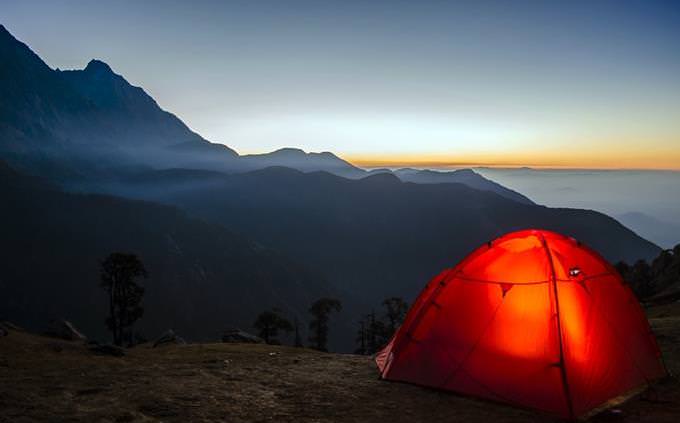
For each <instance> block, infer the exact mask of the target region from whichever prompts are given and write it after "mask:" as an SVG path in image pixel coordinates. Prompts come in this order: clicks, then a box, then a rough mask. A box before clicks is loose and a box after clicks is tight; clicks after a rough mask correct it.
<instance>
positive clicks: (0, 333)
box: [0, 326, 9, 338]
mask: <svg viewBox="0 0 680 423" xmlns="http://www.w3.org/2000/svg"><path fill="white" fill-rule="evenodd" d="M8 334H9V333H8V332H7V330H5V328H3V327H2V326H0V338H2V337H3V336H7V335H8Z"/></svg>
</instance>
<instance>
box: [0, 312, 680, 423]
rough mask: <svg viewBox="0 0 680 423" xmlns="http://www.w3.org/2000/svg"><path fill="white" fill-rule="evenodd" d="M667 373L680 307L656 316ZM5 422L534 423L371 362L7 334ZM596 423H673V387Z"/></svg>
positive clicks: (676, 356) (270, 350) (3, 345)
mask: <svg viewBox="0 0 680 423" xmlns="http://www.w3.org/2000/svg"><path fill="white" fill-rule="evenodd" d="M651 314H652V315H653V316H658V315H662V316H664V317H654V318H653V319H652V320H651V323H652V327H653V328H654V330H655V332H656V333H657V336H658V338H659V341H660V343H661V347H662V350H663V352H664V355H665V359H666V363H667V365H668V367H669V369H670V370H671V373H677V372H679V371H680V348H679V347H678V341H680V307H677V305H675V307H673V308H671V309H670V310H669V309H668V308H663V309H660V310H658V311H657V310H652V311H651ZM0 380H2V381H3V383H0V409H2V410H3V413H0V422H5V421H6V422H15V421H22V420H21V419H25V420H26V421H60V420H68V421H74V422H81V421H82V422H90V421H118V422H121V421H129V422H137V421H152V422H160V421H164V422H169V421H170V422H183V421H230V422H253V421H279V422H357V421H362V422H415V421H424V422H473V423H474V422H480V423H486V422H490V421H493V422H536V421H546V418H545V416H543V415H539V414H535V413H533V412H531V411H525V410H520V409H516V408H511V407H508V406H504V405H500V404H495V403H491V402H486V401H481V400H477V399H474V398H466V397H462V396H459V395H456V394H452V393H447V392H442V391H436V390H432V389H427V388H421V387H418V386H413V385H409V384H403V383H392V382H386V381H381V380H378V378H377V371H376V369H375V365H374V364H373V361H372V360H371V359H370V358H369V357H364V356H354V355H339V354H324V353H318V352H315V351H311V350H307V349H297V348H290V347H274V346H266V345H230V344H195V345H188V346H170V347H160V348H155V349H153V348H150V346H148V345H141V346H138V347H136V348H134V349H132V350H130V351H129V352H128V354H127V355H126V356H125V357H122V358H115V357H102V356H95V355H92V353H90V352H88V351H87V349H86V347H85V346H84V345H82V344H78V343H73V342H67V341H58V340H53V339H49V338H43V337H39V336H35V335H30V334H27V333H24V332H17V331H10V333H9V335H8V336H6V337H2V338H0ZM617 410H618V412H617V413H612V412H608V413H604V414H603V415H599V416H596V417H594V418H593V421H598V422H599V421H602V422H608V421H617V422H669V423H670V422H676V421H677V420H678V419H679V418H680V385H679V384H678V382H677V381H676V380H673V379H671V380H667V381H664V382H662V383H659V384H658V385H656V386H655V388H654V390H653V392H650V393H647V394H643V395H642V396H640V397H637V398H633V399H631V400H630V401H628V402H627V403H625V404H623V405H622V406H619V407H617Z"/></svg>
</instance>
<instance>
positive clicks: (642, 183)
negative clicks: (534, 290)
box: [475, 168, 680, 248]
mask: <svg viewBox="0 0 680 423" xmlns="http://www.w3.org/2000/svg"><path fill="white" fill-rule="evenodd" d="M475 171H477V172H479V173H480V174H482V175H484V176H485V177H487V178H489V179H491V180H494V181H496V182H498V183H500V184H502V185H505V186H506V187H508V188H512V189H514V190H515V191H518V192H520V193H522V194H524V195H526V196H527V197H529V198H530V199H531V200H533V201H535V202H536V203H539V204H544V205H546V206H550V207H572V208H583V209H593V210H597V211H601V212H604V213H606V214H608V215H610V216H612V217H614V218H616V219H617V220H619V221H620V222H621V223H623V224H624V225H626V226H628V227H629V228H631V229H633V230H634V231H635V232H637V233H638V234H639V235H641V236H642V237H644V238H646V239H648V240H650V241H652V242H654V243H656V244H657V245H659V246H660V247H663V248H671V247H673V246H674V245H676V244H680V172H672V171H646V170H640V171H638V170H544V169H527V168H521V169H495V168H478V169H475Z"/></svg>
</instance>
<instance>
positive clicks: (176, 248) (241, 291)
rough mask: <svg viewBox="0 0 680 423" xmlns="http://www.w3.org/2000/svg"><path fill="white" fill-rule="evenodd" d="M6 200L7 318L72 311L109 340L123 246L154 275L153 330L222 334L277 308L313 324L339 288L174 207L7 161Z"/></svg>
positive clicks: (2, 212) (38, 321)
mask: <svg viewBox="0 0 680 423" xmlns="http://www.w3.org/2000/svg"><path fill="white" fill-rule="evenodd" d="M0 198H1V199H2V201H3V206H2V207H0V233H2V237H0V268H1V269H2V274H1V275H0V292H1V293H2V295H0V318H9V319H13V320H15V321H16V322H17V323H19V324H21V325H26V326H28V327H31V328H35V329H39V330H40V329H43V328H44V327H45V325H46V324H47V322H48V320H49V319H50V318H59V317H66V318H68V319H71V320H72V321H73V322H74V323H75V324H76V325H77V326H80V327H81V328H82V329H83V330H85V331H86V332H87V333H90V334H93V335H100V336H104V335H105V327H104V319H105V315H106V312H107V310H108V309H107V303H106V296H105V293H104V291H103V290H102V288H100V287H99V267H98V266H99V262H100V260H102V259H103V258H105V257H106V256H107V255H108V254H109V253H111V252H116V251H126V252H133V253H136V254H138V255H139V257H140V258H141V259H142V261H143V262H144V263H145V265H146V267H147V269H148V271H149V274H150V278H149V279H148V280H145V281H143V285H144V286H145V287H146V294H145V298H144V307H145V309H146V311H145V315H144V317H143V318H142V319H141V320H140V323H139V327H138V329H139V330H140V331H141V332H142V333H144V334H145V335H146V336H155V335H156V334H158V333H160V332H161V331H162V330H165V329H167V328H169V327H172V328H173V329H176V330H177V331H178V333H180V334H181V335H182V336H185V337H187V338H189V339H216V338H217V337H219V336H220V335H221V331H222V330H223V329H225V328H227V327H229V326H242V327H245V328H248V327H249V326H250V324H252V322H253V321H254V320H255V317H256V315H257V313H259V312H260V311H262V310H264V309H266V308H269V307H273V306H277V307H279V308H281V309H282V310H283V311H284V313H286V315H288V316H289V318H293V317H297V318H299V320H300V321H301V322H302V323H303V324H304V322H305V321H306V320H307V308H308V306H309V304H311V303H312V302H313V301H314V300H316V299H318V298H319V297H321V296H328V295H333V294H335V291H334V290H332V289H331V288H330V287H329V285H328V284H327V283H326V282H325V280H324V279H323V278H322V277H321V276H320V275H318V274H315V273H313V272H310V271H309V270H307V269H306V268H304V267H303V266H301V265H299V264H297V263H296V262H294V261H293V260H290V259H288V258H286V257H285V256H283V255H281V254H277V253H275V252H273V251H271V250H269V249H265V248H263V247H262V246H260V245H258V244H256V243H253V242H251V241H249V240H247V239H245V238H243V237H241V236H239V235H236V234H234V233H232V232H230V231H228V230H226V229H224V228H223V227H222V226H220V225H218V224H211V223H206V222H203V221H200V220H197V219H191V218H189V217H187V216H186V215H185V214H184V213H183V212H181V211H179V210H178V209H176V208H173V207H168V206H161V205H157V204H152V203H145V202H138V201H130V200H124V199H120V198H115V197H108V196H102V195H75V194H66V193H63V192H61V191H59V190H58V189H56V188H54V187H52V186H49V185H46V184H44V183H42V182H41V181H40V180H37V179H35V178H28V177H25V176H23V175H21V174H18V173H16V172H14V171H13V170H12V169H10V168H9V167H8V166H6V165H3V164H2V163H1V162H0ZM303 329H304V328H303Z"/></svg>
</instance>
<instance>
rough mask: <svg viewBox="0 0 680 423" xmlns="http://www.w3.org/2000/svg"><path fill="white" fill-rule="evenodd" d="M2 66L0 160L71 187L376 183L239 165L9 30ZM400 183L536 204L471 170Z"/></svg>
mask: <svg viewBox="0 0 680 423" xmlns="http://www.w3.org/2000/svg"><path fill="white" fill-rule="evenodd" d="M0 60H2V63H3V67H2V68H0V112H1V113H0V158H4V159H5V160H7V161H8V162H9V163H11V164H12V165H13V166H14V167H16V168H18V169H21V170H22V171H25V172H28V173H31V174H36V175H42V176H45V177H49V178H51V179H53V180H57V181H59V182H61V183H62V184H63V185H65V186H67V187H70V186H72V185H78V186H82V185H83V183H89V184H90V185H94V186H96V185H98V184H99V182H100V180H101V179H104V180H108V179H110V178H116V177H118V176H120V174H121V173H122V174H128V173H130V172H132V173H135V172H139V171H143V170H149V169H157V168H189V169H204V170H214V171H220V172H226V173H237V172H246V171H252V170H256V169H263V168H266V167H270V166H285V167H290V168H293V169H297V170H300V171H303V172H314V171H326V172H330V173H333V174H335V175H338V176H343V177H346V178H352V179H356V178H362V177H365V176H367V175H368V174H369V173H367V172H366V171H365V170H363V169H360V168H357V167H356V166H354V165H352V164H350V163H348V162H347V161H345V160H342V159H341V158H339V157H337V156H336V155H334V154H333V153H330V152H322V153H306V152H304V151H302V150H300V149H295V148H283V149H280V150H276V151H274V152H270V153H265V154H251V155H244V156H239V155H238V153H236V152H235V151H234V150H232V149H231V148H229V147H227V146H225V145H223V144H216V143H211V142H209V141H206V140H205V139H203V138H202V137H201V136H200V135H198V134H196V133H195V132H193V131H192V130H191V129H189V127H187V125H185V124H184V123H183V122H182V121H181V120H180V119H179V118H178V117H177V116H175V115H173V114H172V113H169V112H167V111H165V110H163V109H161V107H160V106H159V105H158V104H157V103H156V101H155V100H154V99H153V98H151V96H149V95H148V94H147V93H146V92H145V91H144V90H143V89H142V88H140V87H135V86H133V85H131V84H130V83H128V82H127V81H126V80H125V78H123V77H122V76H121V75H118V74H116V73H115V72H114V71H113V70H112V69H111V67H110V66H109V65H108V64H106V63H104V62H102V61H100V60H91V61H90V62H89V63H88V64H87V66H86V67H85V69H82V70H66V71H61V70H58V69H56V70H53V69H51V68H50V67H49V66H48V65H47V64H45V62H43V61H42V60H41V59H40V57H38V56H37V55H36V54H35V53H33V52H32V51H31V49H30V48H29V47H28V46H26V45H25V44H24V43H22V42H20V41H18V40H17V39H15V38H14V37H13V36H12V35H11V34H10V33H9V32H8V31H7V30H6V29H5V27H3V26H2V25H0ZM397 174H398V176H399V177H400V178H401V179H402V180H405V181H410V182H417V183H440V182H447V183H448V182H452V183H462V184H466V185H468V186H471V187H473V188H478V189H482V190H488V191H493V192H497V193H499V194H501V195H503V196H506V197H508V198H511V199H514V200H516V201H520V202H529V200H528V199H527V198H526V197H523V196H522V195H520V194H518V193H516V192H514V191H511V190H509V189H506V188H504V187H502V186H500V185H498V184H496V183H494V182H492V181H489V180H487V179H485V178H483V177H481V176H480V175H478V174H476V173H474V172H472V171H471V170H467V171H454V172H431V171H415V170H411V169H401V170H399V171H397Z"/></svg>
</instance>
